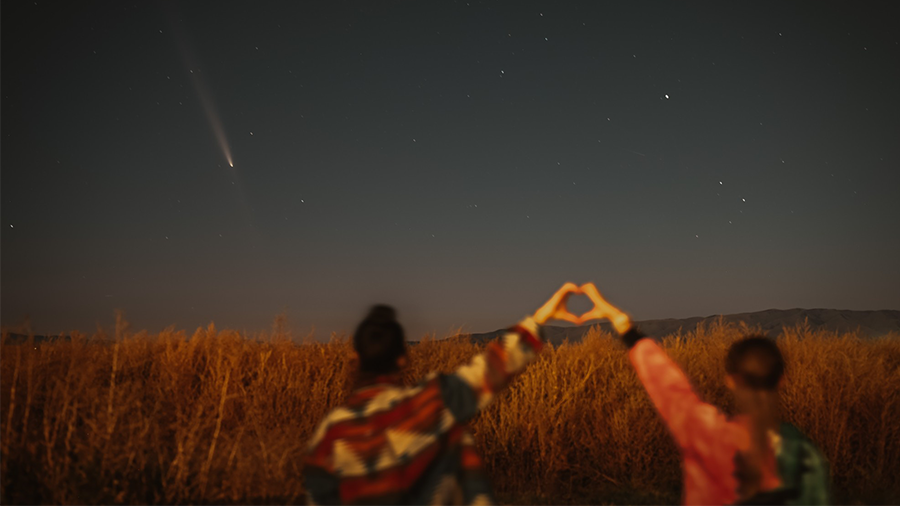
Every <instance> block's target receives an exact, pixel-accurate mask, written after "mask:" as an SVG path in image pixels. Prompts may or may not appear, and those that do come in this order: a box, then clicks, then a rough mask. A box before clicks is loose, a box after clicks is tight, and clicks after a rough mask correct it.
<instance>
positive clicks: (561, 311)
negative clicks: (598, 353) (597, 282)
mask: <svg viewBox="0 0 900 506" xmlns="http://www.w3.org/2000/svg"><path fill="white" fill-rule="evenodd" d="M572 294H576V295H584V296H586V297H587V298H588V300H590V301H591V303H592V304H593V307H592V308H591V309H589V310H587V311H586V312H584V313H582V314H581V315H575V314H573V313H572V312H571V311H569V308H568V307H567V304H568V301H569V296H570V295H572ZM622 317H624V318H627V315H625V314H624V313H622V312H621V311H619V310H618V309H617V308H616V307H615V306H613V305H612V304H610V303H609V302H607V301H606V299H604V298H603V296H602V295H600V292H599V291H598V290H597V287H596V286H594V284H593V283H585V284H583V285H581V286H578V287H574V288H571V289H569V292H568V293H567V294H566V295H565V296H564V297H563V298H562V300H560V302H559V305H558V306H557V307H556V310H555V311H554V312H553V315H552V316H551V318H554V319H556V320H564V321H568V322H572V323H574V324H576V325H577V324H581V323H584V322H586V321H590V320H599V319H606V320H609V321H610V322H612V323H614V324H615V323H616V321H617V320H619V319H621V318H622Z"/></svg>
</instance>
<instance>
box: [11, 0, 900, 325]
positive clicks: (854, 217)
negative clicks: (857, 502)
mask: <svg viewBox="0 0 900 506" xmlns="http://www.w3.org/2000/svg"><path fill="white" fill-rule="evenodd" d="M0 18H2V46H0V47H2V57H0V62H2V72H0V78H2V83H0V94H2V105H0V110H2V125H0V135H2V147H0V155H2V159H0V164H2V172H0V174H2V184H0V189H2V198H0V204H2V219H0V221H2V232H0V234H2V235H0V240H2V263H0V267H2V323H3V324H4V325H7V326H13V325H17V324H18V323H20V322H22V321H23V318H24V317H25V315H30V318H31V324H32V326H33V328H34V330H36V331H38V332H47V333H56V332H60V331H69V330H73V329H80V330H86V331H92V330H94V329H95V328H96V325H97V324H98V323H99V324H101V325H104V326H106V327H107V328H108V327H109V326H110V325H111V324H112V322H113V319H114V310H115V309H122V310H124V311H125V313H126V315H127V317H128V319H129V320H130V321H131V323H132V325H133V327H134V328H136V329H144V328H146V329H148V330H150V331H152V332H155V331H159V330H161V329H162V328H164V327H167V326H169V325H174V326H175V327H176V328H178V329H182V328H184V329H188V330H189V331H192V330H193V329H194V328H196V327H197V326H200V325H206V324H208V323H209V322H210V321H214V322H215V323H216V325H217V326H218V327H219V328H237V329H247V330H250V331H253V330H262V329H266V328H269V327H270V325H271V322H272V321H273V319H274V317H275V315H276V314H278V313H280V312H284V313H285V314H286V316H287V318H288V324H289V326H290V328H292V329H294V331H295V332H296V333H298V334H304V333H305V332H307V331H309V329H310V328H312V327H315V329H316V335H317V336H320V337H326V336H327V335H328V333H329V332H331V331H333V330H336V331H346V330H350V329H351V328H352V327H353V326H354V325H355V324H356V323H357V322H358V320H359V319H360V318H361V317H362V315H363V314H364V312H365V310H366V308H367V307H368V306H369V305H370V304H373V303H376V302H384V303H389V304H392V305H394V306H396V307H397V309H398V312H399V314H400V318H401V321H402V323H403V324H404V325H405V327H406V329H407V332H408V334H409V335H410V337H411V338H417V337H419V336H421V335H422V334H423V333H425V332H432V331H434V332H437V334H438V335H445V334H447V333H448V332H449V331H450V330H451V329H455V328H457V327H462V328H463V329H465V330H469V331H474V332H479V331H489V330H494V329H497V328H501V327H504V326H507V325H509V324H511V323H513V322H514V321H516V320H517V319H519V318H521V317H522V316H523V315H525V314H526V313H531V312H532V311H534V309H536V308H537V307H538V306H539V305H540V304H541V303H542V302H543V301H544V300H545V299H546V297H548V296H549V295H550V294H551V293H552V291H553V290H555V289H556V288H558V287H559V286H560V285H561V284H562V283H563V282H565V281H573V282H576V283H582V282H587V281H594V282H596V283H597V285H598V287H599V288H600V289H601V291H603V292H604V293H605V294H606V295H607V296H608V297H609V298H610V300H612V301H613V302H615V303H617V304H619V305H621V306H622V307H623V308H625V309H627V310H628V311H629V312H631V313H632V314H633V315H634V317H635V318H636V319H650V318H666V317H673V318H678V317H688V316H707V315H711V314H719V313H724V314H727V313H735V312H745V311H757V310H763V309H769V308H781V309H787V308H793V307H804V308H814V307H823V308H837V309H900V263H898V259H900V29H898V25H897V19H898V8H897V7H895V5H894V4H893V3H891V2H885V3H880V4H864V5H862V6H861V5H859V4H858V3H854V2H843V3H826V2H815V3H813V2H806V3H787V2H775V3H769V4H764V3H761V2H745V3H740V4H738V3H734V2H709V3H696V2H692V3H689V4H685V3H676V2H627V3H625V2H619V3H612V2H595V1H590V2H527V1H514V2H475V1H471V2H465V1H458V2H386V1H380V2H368V1H367V2H352V3H347V2H335V1H326V2H293V1H291V2H279V3H272V2H249V1H241V2H231V1H218V0H217V1H215V2H184V3H164V2H136V3H135V2H120V1H114V2H87V1H77V2H74V1H73V2H69V1H65V2H46V1H41V0H38V1H37V2H33V1H27V2H21V1H14V0H4V1H3V4H2V16H0ZM229 161H231V162H233V164H234V167H233V168H232V167H231V166H230V165H229ZM579 307H582V306H579Z"/></svg>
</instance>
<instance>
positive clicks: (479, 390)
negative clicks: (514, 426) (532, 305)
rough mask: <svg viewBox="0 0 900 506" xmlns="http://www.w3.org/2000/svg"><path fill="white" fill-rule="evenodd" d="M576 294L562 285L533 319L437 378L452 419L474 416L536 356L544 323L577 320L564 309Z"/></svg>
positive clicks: (574, 290) (568, 284) (524, 321)
mask: <svg viewBox="0 0 900 506" xmlns="http://www.w3.org/2000/svg"><path fill="white" fill-rule="evenodd" d="M579 292H580V290H579V288H578V287H577V286H575V285H574V284H572V283H566V284H565V285H563V286H562V288H560V289H559V290H557V291H556V293H554V294H553V296H552V297H550V299H549V300H548V301H547V302H546V303H545V304H544V305H543V306H541V307H540V308H539V309H538V310H537V311H536V312H535V313H534V315H533V316H529V317H526V318H525V319H524V320H522V321H520V322H519V323H518V324H517V325H515V326H513V327H511V328H510V329H509V330H507V331H506V333H504V334H503V336H502V337H500V339H497V340H495V341H492V342H491V343H489V344H488V345H487V349H485V351H484V353H480V354H478V355H476V356H475V357H474V358H472V360H471V361H469V363H467V364H465V365H463V366H462V367H460V368H459V369H457V370H456V372H455V373H453V374H448V375H444V376H440V377H439V378H438V381H439V382H440V387H441V394H442V396H443V398H444V404H445V405H446V406H447V408H448V409H449V410H450V412H451V413H452V414H453V416H454V418H455V419H456V420H458V421H465V420H468V419H470V418H472V417H473V416H475V414H476V413H478V411H480V410H481V409H484V407H485V406H487V405H488V404H490V402H491V400H493V398H494V395H495V394H496V393H497V392H499V391H501V390H503V389H504V388H506V386H507V385H508V384H509V382H510V380H511V379H512V378H513V377H515V376H516V375H518V374H519V373H521V372H522V371H524V370H525V368H526V367H527V366H528V364H530V363H531V362H532V361H533V360H534V359H535V358H536V357H537V355H538V353H539V352H540V350H541V348H542V347H543V339H542V337H541V327H542V325H544V324H545V323H546V322H547V321H548V320H550V319H557V320H566V321H570V322H575V323H577V322H578V321H579V319H578V317H576V316H575V315H573V314H571V313H569V311H568V310H567V309H566V300H567V299H568V297H569V295H571V294H572V293H579Z"/></svg>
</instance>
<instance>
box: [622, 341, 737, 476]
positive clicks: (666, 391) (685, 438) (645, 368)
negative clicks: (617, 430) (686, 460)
mask: <svg viewBox="0 0 900 506" xmlns="http://www.w3.org/2000/svg"><path fill="white" fill-rule="evenodd" d="M628 357H629V358H630V359H631V363H632V364H633V365H634V369H635V371H637V374H638V378H640V380H641V383H643V384H644V388H645V389H646V390H647V393H648V394H649V395H650V399H651V400H652V401H653V405H654V406H656V410H657V411H659V414H660V416H662V418H663V420H664V421H665V422H666V425H667V426H668V428H669V432H671V433H672V436H673V437H674V438H675V442H676V443H678V446H679V448H681V450H682V451H683V452H690V453H693V454H694V455H696V456H697V457H698V458H700V459H702V460H704V461H707V462H710V461H711V460H712V459H714V458H716V457H717V456H720V453H722V452H721V451H718V452H717V451H716V449H717V448H721V447H722V445H723V444H727V443H726V441H727V440H728V439H730V438H729V437H728V436H726V434H725V432H727V431H728V429H729V424H730V422H729V421H728V419H727V418H726V417H725V415H723V414H722V413H721V412H720V411H719V410H718V409H717V408H716V407H715V406H713V405H712V404H707V403H705V402H703V401H702V400H700V398H699V397H698V396H697V394H696V393H694V390H693V389H692V388H691V384H690V382H689V381H688V379H687V377H686V376H685V375H684V373H683V372H682V371H681V369H680V368H679V367H678V365H676V364H675V362H673V361H672V359H670V358H669V356H668V355H666V352H665V351H663V349H662V348H660V347H659V345H657V344H656V343H655V342H654V341H653V340H651V339H641V340H639V341H637V342H636V343H635V345H634V346H633V347H632V348H631V351H629V353H628Z"/></svg>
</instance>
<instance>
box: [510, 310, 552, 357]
mask: <svg viewBox="0 0 900 506" xmlns="http://www.w3.org/2000/svg"><path fill="white" fill-rule="evenodd" d="M510 330H512V331H513V332H517V333H519V334H520V335H521V336H522V340H523V341H525V342H526V343H528V344H530V345H531V346H532V347H533V348H534V349H535V350H536V351H540V349H541V348H543V346H544V327H543V326H542V325H540V324H538V322H536V321H534V318H532V317H530V316H526V317H525V319H524V320H522V321H520V322H519V323H518V324H516V325H515V326H513V328H512V329H510Z"/></svg>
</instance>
